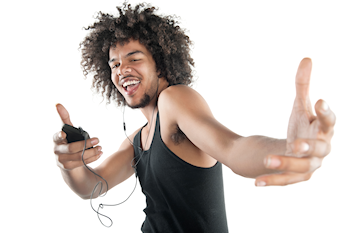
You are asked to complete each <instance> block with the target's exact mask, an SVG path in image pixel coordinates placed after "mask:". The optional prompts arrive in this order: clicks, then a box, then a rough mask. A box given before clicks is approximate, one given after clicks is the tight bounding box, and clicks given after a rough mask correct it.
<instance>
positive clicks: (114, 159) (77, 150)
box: [54, 104, 138, 199]
mask: <svg viewBox="0 0 350 233" xmlns="http://www.w3.org/2000/svg"><path fill="white" fill-rule="evenodd" d="M56 107H57V111H58V113H59V115H60V117H61V119H62V121H63V123H66V124H69V125H72V123H71V121H70V119H69V114H68V111H67V110H66V109H65V108H64V107H63V106H62V105H60V104H58V105H56ZM137 132H138V131H135V132H134V133H133V134H132V135H130V136H129V138H130V139H131V140H133V138H134V137H135V135H136V134H137ZM94 140H95V143H94ZM84 144H85V142H84V141H79V142H72V143H67V140H66V134H65V133H64V132H63V131H61V132H58V133H56V134H55V135H54V152H55V156H56V163H57V166H58V167H59V168H60V170H61V173H62V177H63V179H64V181H65V182H66V183H67V185H68V186H69V187H70V188H71V189H72V190H73V191H74V192H75V193H76V194H77V195H78V196H80V197H81V198H83V199H89V198H90V196H91V193H92V191H93V189H94V187H95V185H96V184H97V182H98V181H101V182H102V184H103V189H102V192H101V194H102V193H105V192H106V191H107V186H106V183H105V181H104V180H103V179H101V178H100V177H98V176H96V175H95V174H93V173H92V172H91V171H89V170H88V169H87V168H86V167H85V166H84V164H83V162H82V160H81V154H82V151H83V149H84ZM97 144H98V139H97V138H91V139H88V140H87V142H86V148H90V147H93V146H95V147H93V148H91V149H88V150H85V152H84V161H85V163H86V164H89V163H91V162H94V161H96V160H97V159H99V158H100V156H101V154H102V153H101V147H100V146H96V145H97ZM133 158H134V149H133V146H132V145H131V144H130V142H129V140H127V139H126V140H124V142H123V143H122V144H121V146H120V148H119V150H118V151H117V152H115V153H114V154H112V155H111V156H109V157H108V158H107V159H106V160H105V161H103V162H102V163H101V164H100V165H99V166H98V167H96V168H94V169H92V168H90V169H91V170H93V171H94V172H95V173H96V174H98V175H100V176H101V177H103V178H104V179H105V180H106V181H107V183H108V189H111V188H112V187H114V186H116V185H118V184H119V183H121V182H123V181H124V180H126V179H127V178H129V177H130V176H131V175H132V174H134V169H133V168H132V167H131V162H132V160H133ZM99 190H100V187H97V188H96V191H95V193H94V196H93V198H96V197H97V196H98V194H99Z"/></svg>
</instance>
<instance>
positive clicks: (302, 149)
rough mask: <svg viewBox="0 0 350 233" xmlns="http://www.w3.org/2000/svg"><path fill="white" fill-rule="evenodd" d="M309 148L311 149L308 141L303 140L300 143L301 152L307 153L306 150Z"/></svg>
mask: <svg viewBox="0 0 350 233" xmlns="http://www.w3.org/2000/svg"><path fill="white" fill-rule="evenodd" d="M309 149H310V146H309V144H307V143H306V142H302V143H301V144H300V148H299V152H300V153H305V152H307V151H308V150H309Z"/></svg>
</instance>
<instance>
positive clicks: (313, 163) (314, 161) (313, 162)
mask: <svg viewBox="0 0 350 233" xmlns="http://www.w3.org/2000/svg"><path fill="white" fill-rule="evenodd" d="M320 166H321V159H319V158H317V157H312V158H310V159H309V172H314V171H315V170H316V169H318V168H319V167H320Z"/></svg>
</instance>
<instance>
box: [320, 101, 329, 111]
mask: <svg viewBox="0 0 350 233" xmlns="http://www.w3.org/2000/svg"><path fill="white" fill-rule="evenodd" d="M321 109H322V112H323V113H327V112H328V110H329V106H328V104H327V103H326V101H322V104H321Z"/></svg>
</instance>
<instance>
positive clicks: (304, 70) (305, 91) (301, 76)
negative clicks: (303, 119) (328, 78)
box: [295, 58, 312, 99]
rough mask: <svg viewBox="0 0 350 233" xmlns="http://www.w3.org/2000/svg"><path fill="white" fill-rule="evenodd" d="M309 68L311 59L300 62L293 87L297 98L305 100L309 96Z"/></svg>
mask: <svg viewBox="0 0 350 233" xmlns="http://www.w3.org/2000/svg"><path fill="white" fill-rule="evenodd" d="M311 68H312V62H311V59H310V58H304V59H303V60H302V61H301V62H300V65H299V67H298V71H297V75H296V77H295V87H296V92H297V96H299V97H300V98H302V99H306V98H307V97H308V95H309V87H310V76H311Z"/></svg>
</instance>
